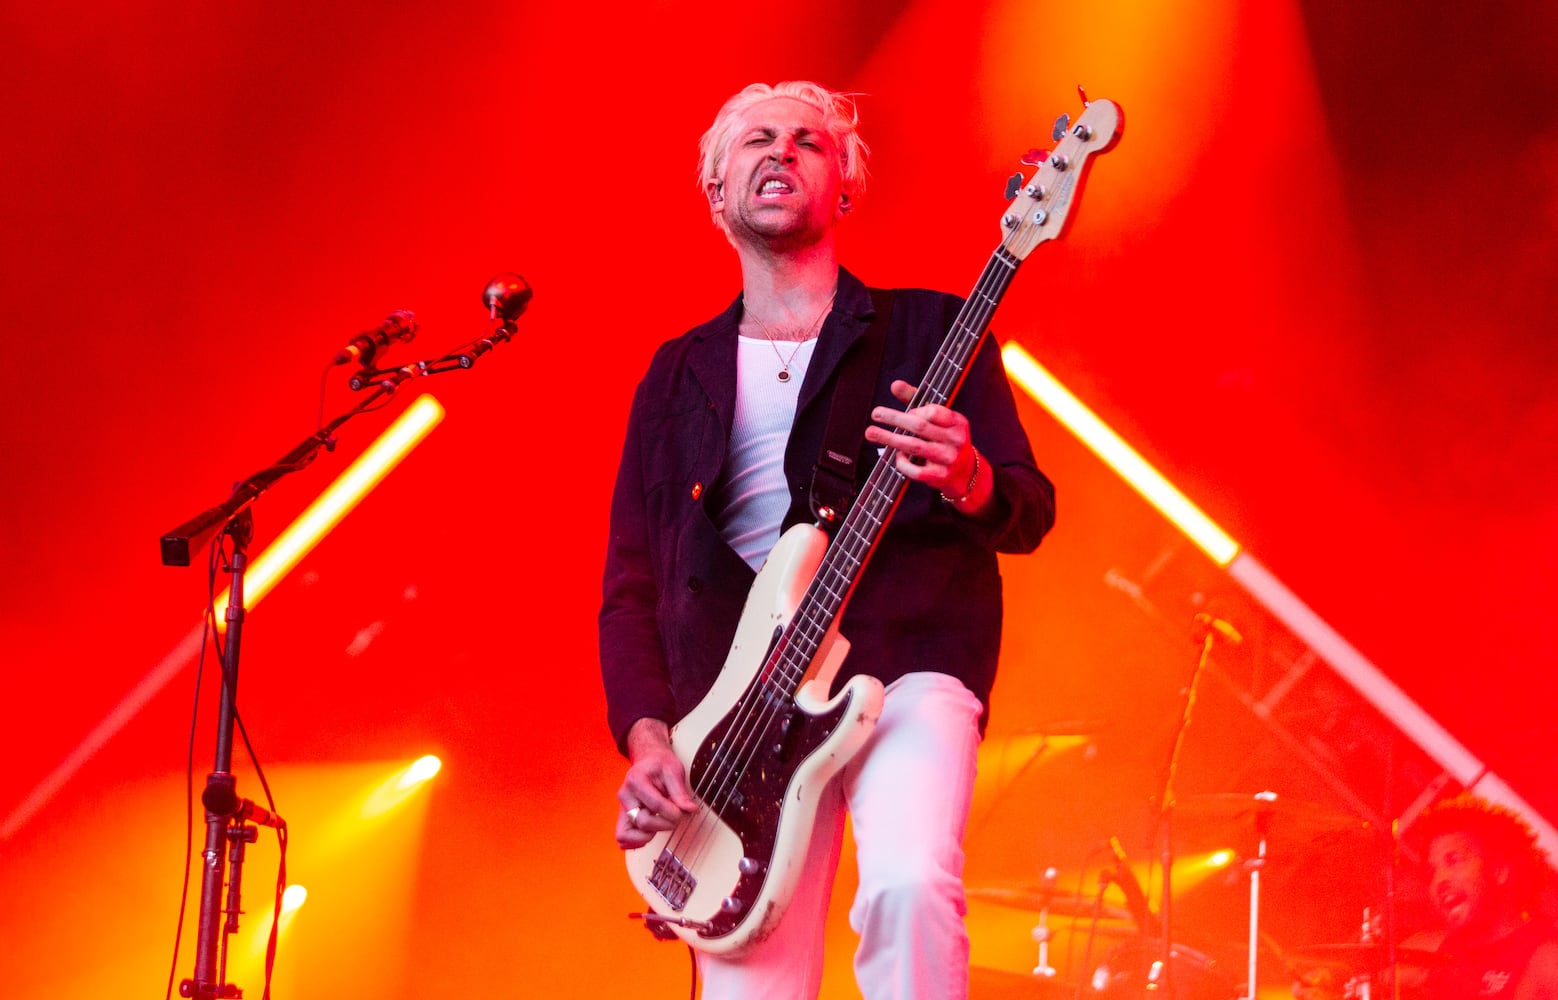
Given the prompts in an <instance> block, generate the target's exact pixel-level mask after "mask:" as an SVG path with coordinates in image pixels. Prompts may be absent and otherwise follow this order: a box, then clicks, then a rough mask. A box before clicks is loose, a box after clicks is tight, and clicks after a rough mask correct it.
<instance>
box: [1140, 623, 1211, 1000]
mask: <svg viewBox="0 0 1558 1000" xmlns="http://www.w3.org/2000/svg"><path fill="white" fill-rule="evenodd" d="M1216 635H1217V633H1216V631H1215V630H1210V629H1209V630H1208V631H1207V634H1206V638H1205V639H1204V640H1203V641H1202V644H1201V655H1200V656H1199V657H1197V658H1196V666H1195V670H1194V672H1192V673H1191V675H1190V685H1189V686H1188V687H1187V688H1186V690H1185V710H1184V713H1183V714H1182V715H1181V716H1180V720H1179V727H1178V728H1177V729H1176V731H1175V733H1174V748H1173V750H1171V751H1170V752H1169V762H1168V773H1167V774H1166V775H1165V777H1164V779H1163V795H1162V797H1161V798H1160V799H1159V800H1158V827H1159V829H1160V830H1161V831H1162V853H1161V865H1162V868H1163V898H1162V899H1161V900H1159V902H1158V916H1159V921H1160V923H1161V925H1162V928H1163V940H1162V942H1161V944H1162V951H1161V953H1160V954H1159V957H1158V963H1157V964H1158V975H1157V976H1156V977H1149V980H1148V983H1149V985H1148V988H1149V989H1155V990H1157V992H1158V995H1160V996H1168V997H1173V996H1174V995H1175V993H1174V989H1175V987H1174V972H1173V958H1174V935H1173V933H1172V928H1173V901H1174V892H1173V881H1174V878H1173V872H1174V838H1173V832H1172V826H1173V817H1174V807H1175V806H1176V805H1177V800H1176V797H1175V796H1176V793H1175V790H1174V778H1175V776H1176V775H1177V773H1178V770H1179V757H1180V753H1181V751H1182V750H1183V749H1184V745H1185V732H1186V730H1188V729H1189V728H1190V716H1191V713H1192V711H1193V710H1194V709H1195V705H1196V691H1197V689H1198V688H1199V687H1200V684H1201V675H1202V674H1203V673H1205V671H1206V662H1207V660H1208V659H1209V658H1210V657H1211V655H1212V643H1213V642H1215V641H1216V639H1215V636H1216Z"/></svg>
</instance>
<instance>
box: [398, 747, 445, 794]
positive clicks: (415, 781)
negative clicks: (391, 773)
mask: <svg viewBox="0 0 1558 1000" xmlns="http://www.w3.org/2000/svg"><path fill="white" fill-rule="evenodd" d="M443 766H444V762H443V761H441V760H439V759H438V758H437V757H435V756H433V755H432V754H428V755H427V756H426V757H421V758H418V759H417V761H416V762H415V763H414V764H412V765H411V766H410V767H408V768H406V773H405V774H402V775H401V776H400V780H399V781H397V782H396V783H395V787H396V788H397V789H399V790H400V791H406V790H408V789H411V788H414V787H416V786H417V785H420V784H421V783H422V782H424V781H427V780H429V779H431V778H432V777H433V776H434V775H435V774H437V773H438V772H439V770H440V769H441V768H442V767H443Z"/></svg>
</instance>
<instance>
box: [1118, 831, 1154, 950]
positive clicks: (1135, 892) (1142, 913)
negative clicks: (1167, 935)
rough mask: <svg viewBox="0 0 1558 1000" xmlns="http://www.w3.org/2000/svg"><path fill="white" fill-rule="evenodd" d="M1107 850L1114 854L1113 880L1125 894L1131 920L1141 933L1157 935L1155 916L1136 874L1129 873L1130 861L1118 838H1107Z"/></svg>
mask: <svg viewBox="0 0 1558 1000" xmlns="http://www.w3.org/2000/svg"><path fill="white" fill-rule="evenodd" d="M1109 850H1110V851H1111V852H1112V853H1113V854H1114V880H1115V882H1117V883H1119V886H1120V891H1121V892H1123V893H1125V908H1126V909H1128V910H1130V911H1131V919H1132V920H1134V921H1136V926H1137V927H1139V928H1140V929H1141V930H1142V932H1143V933H1146V934H1154V935H1155V934H1157V933H1158V917H1157V914H1155V913H1153V912H1152V907H1150V906H1148V905H1147V894H1146V893H1145V892H1143V891H1142V888H1141V883H1140V882H1138V881H1136V873H1135V872H1133V871H1131V864H1130V860H1129V859H1128V858H1126V856H1125V848H1124V847H1123V846H1122V845H1121V844H1120V838H1119V837H1110V838H1109Z"/></svg>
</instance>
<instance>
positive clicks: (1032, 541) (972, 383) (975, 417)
mask: <svg viewBox="0 0 1558 1000" xmlns="http://www.w3.org/2000/svg"><path fill="white" fill-rule="evenodd" d="M953 406H954V407H955V408H956V409H957V410H958V411H959V412H961V413H962V414H963V415H964V416H966V417H968V425H969V433H970V434H971V435H972V437H973V441H974V446H975V447H976V448H978V449H979V454H980V455H982V456H983V457H984V461H983V462H982V463H981V464H980V475H990V476H991V477H993V480H994V483H995V494H994V497H993V498H992V502H991V506H990V508H989V509H987V510H985V511H983V512H981V513H980V515H979V516H978V517H977V518H964V519H963V520H964V521H965V522H966V527H967V529H968V530H970V531H972V532H974V534H975V535H976V537H978V538H979V539H980V541H981V542H982V543H983V544H984V545H985V546H986V547H988V548H992V549H994V550H996V551H997V552H1014V553H1017V552H1032V551H1033V550H1034V549H1035V548H1037V547H1038V544H1039V542H1040V541H1042V540H1043V538H1044V536H1045V534H1047V533H1048V532H1049V530H1050V528H1051V527H1052V526H1054V524H1055V487H1054V484H1052V483H1051V482H1050V481H1049V479H1048V478H1047V477H1046V476H1045V475H1044V473H1042V472H1040V471H1039V468H1038V465H1037V463H1036V462H1035V461H1034V458H1033V449H1032V447H1031V446H1030V445H1029V443H1028V434H1027V431H1025V430H1024V429H1023V426H1022V423H1021V421H1020V420H1019V419H1018V416H1017V402H1016V400H1015V399H1014V398H1013V396H1012V387H1011V383H1010V382H1009V381H1008V379H1007V376H1006V366H1005V365H1003V364H1002V363H1001V345H1000V343H999V342H998V341H997V340H996V337H995V334H993V333H991V334H989V335H987V336H986V337H985V338H984V342H983V343H982V344H980V346H979V350H978V351H976V352H975V354H974V361H973V363H972V364H971V365H970V366H969V371H968V376H967V377H966V378H965V379H964V382H963V385H962V387H961V388H960V389H959V390H958V394H957V396H956V397H955V398H954V399H953Z"/></svg>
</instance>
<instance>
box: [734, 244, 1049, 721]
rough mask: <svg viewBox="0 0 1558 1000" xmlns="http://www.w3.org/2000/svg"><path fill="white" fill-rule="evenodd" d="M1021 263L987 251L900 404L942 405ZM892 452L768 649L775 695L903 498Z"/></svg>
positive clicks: (800, 670)
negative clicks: (980, 269) (920, 374)
mask: <svg viewBox="0 0 1558 1000" xmlns="http://www.w3.org/2000/svg"><path fill="white" fill-rule="evenodd" d="M1021 263H1022V260H1021V259H1020V258H1018V257H1016V256H1014V255H1012V254H1011V253H1009V252H1008V251H1007V250H1006V248H1005V247H1004V246H1003V247H1000V248H997V250H996V251H995V253H993V254H992V255H991V256H990V261H989V263H987V264H986V265H985V269H984V271H983V273H981V274H980V276H979V282H978V284H976V285H975V286H974V290H973V292H972V293H971V294H970V295H969V297H968V301H966V302H965V303H963V308H962V309H961V310H959V311H958V315H957V319H956V320H954V321H953V323H952V328H951V330H949V331H948V332H947V336H946V339H945V340H943V341H942V342H941V347H940V348H939V349H938V350H937V352H936V357H935V359H934V360H933V361H932V362H931V366H930V370H929V371H927V372H926V373H925V377H924V378H923V379H921V380H920V387H919V390H918V391H917V392H916V393H915V394H914V398H913V399H912V400H911V401H910V402H909V404H908V406H907V407H906V409H911V410H912V409H914V408H915V407H918V406H924V405H926V404H928V403H942V404H945V403H947V402H948V401H949V400H951V399H952V397H953V394H955V393H956V392H957V390H958V386H959V385H961V384H962V382H963V376H964V375H965V374H966V373H967V371H968V363H969V361H970V360H971V359H972V358H973V356H974V351H975V350H976V349H977V348H978V347H979V342H980V341H981V340H983V339H984V335H985V333H986V332H987V331H988V330H989V329H990V317H991V316H993V315H994V314H995V309H996V306H998V305H999V304H1000V302H1001V297H1002V296H1004V295H1005V294H1006V289H1007V288H1008V287H1009V286H1010V285H1011V282H1012V277H1013V276H1014V275H1015V274H1016V273H1017V265H1019V264H1021ZM897 457H898V450H897V449H896V448H887V449H884V450H883V451H882V454H881V457H880V458H878V459H877V462H876V465H875V466H874V467H873V468H872V470H871V474H870V476H868V477H867V478H866V482H865V485H864V486H863V487H862V488H861V490H860V495H859V496H858V497H856V499H855V503H854V506H853V507H852V508H851V509H850V511H849V513H848V515H846V516H845V518H844V522H843V523H842V524H841V525H839V527H838V530H837V532H835V534H834V536H833V540H832V542H831V543H830V544H829V546H828V551H827V553H826V554H825V555H824V556H823V557H822V562H821V563H820V564H819V565H818V567H817V572H816V575H815V576H814V577H813V578H812V582H811V586H809V587H808V588H807V590H806V594H805V596H804V597H803V598H802V599H801V603H800V604H799V606H798V607H797V608H796V610H795V614H794V616H793V617H792V618H791V620H790V625H789V628H787V629H786V630H785V634H784V636H783V638H782V640H781V641H780V642H779V643H778V644H776V645H775V647H774V650H773V651H772V652H771V653H770V654H769V662H768V663H766V664H765V665H764V670H763V674H762V676H763V677H765V678H767V679H768V681H767V682H768V683H769V684H771V685H772V686H773V689H774V693H775V694H782V695H785V696H792V695H793V694H794V693H795V690H796V688H797V687H798V686H799V685H800V682H801V679H802V677H804V676H805V674H806V671H807V668H808V667H809V666H810V664H811V661H812V658H813V657H814V656H815V655H816V654H817V650H818V648H819V647H820V646H821V644H822V639H823V637H824V636H825V635H826V634H827V631H828V629H829V627H831V626H832V624H833V622H834V620H835V619H836V618H837V617H838V616H839V614H840V613H842V611H843V609H844V604H845V602H846V601H847V600H848V599H849V595H850V592H851V591H853V590H854V588H855V584H856V582H858V581H859V579H860V573H861V571H862V570H863V569H865V566H866V561H867V560H868V559H870V557H871V552H872V551H873V550H874V549H875V548H876V543H877V542H878V541H879V540H880V539H881V537H882V531H883V529H884V528H886V527H887V522H888V520H889V519H890V518H891V517H892V515H893V511H894V509H896V508H897V506H898V501H899V500H900V499H901V498H902V497H903V491H904V487H905V486H906V485H907V484H908V479H907V478H905V476H904V475H903V473H901V472H899V471H898V468H897Z"/></svg>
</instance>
